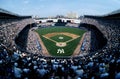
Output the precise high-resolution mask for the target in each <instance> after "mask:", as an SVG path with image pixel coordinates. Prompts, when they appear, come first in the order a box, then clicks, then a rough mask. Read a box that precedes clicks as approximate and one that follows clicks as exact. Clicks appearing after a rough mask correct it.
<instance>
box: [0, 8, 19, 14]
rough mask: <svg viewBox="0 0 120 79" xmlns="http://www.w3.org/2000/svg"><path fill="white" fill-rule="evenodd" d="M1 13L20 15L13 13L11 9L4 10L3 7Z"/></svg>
mask: <svg viewBox="0 0 120 79" xmlns="http://www.w3.org/2000/svg"><path fill="white" fill-rule="evenodd" d="M0 13H5V14H10V15H14V16H19V15H18V14H15V13H12V12H10V11H7V10H4V9H2V8H0Z"/></svg>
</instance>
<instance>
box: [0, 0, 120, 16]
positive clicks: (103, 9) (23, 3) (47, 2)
mask: <svg viewBox="0 0 120 79" xmlns="http://www.w3.org/2000/svg"><path fill="white" fill-rule="evenodd" d="M0 8H2V9H5V10H8V11H11V12H13V13H16V14H19V15H37V16H40V17H48V16H56V15H66V14H67V13H70V12H74V13H77V14H78V15H79V16H81V15H103V14H107V13H110V12H112V11H115V10H118V9H120V0H0Z"/></svg>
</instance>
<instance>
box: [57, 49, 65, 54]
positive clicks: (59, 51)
mask: <svg viewBox="0 0 120 79" xmlns="http://www.w3.org/2000/svg"><path fill="white" fill-rule="evenodd" d="M57 53H60V54H61V53H65V52H64V49H58V50H57Z"/></svg>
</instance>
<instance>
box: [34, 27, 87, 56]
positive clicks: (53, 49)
mask: <svg viewBox="0 0 120 79" xmlns="http://www.w3.org/2000/svg"><path fill="white" fill-rule="evenodd" d="M36 32H37V33H38V34H39V35H40V37H41V39H42V41H43V43H44V45H45V47H46V48H47V50H48V52H49V53H50V54H51V55H52V56H71V55H72V54H73V52H74V50H75V49H76V47H77V45H78V44H79V41H80V40H81V38H82V36H83V34H84V33H85V32H86V31H84V30H81V29H79V28H72V27H62V26H59V27H58V26H57V27H47V28H40V29H37V30H36ZM54 32H68V33H72V34H76V35H79V36H80V37H79V38H77V39H75V40H73V41H70V42H68V43H67V46H65V47H57V46H56V43H55V42H53V41H50V40H48V39H46V38H44V37H43V36H42V35H45V34H48V33H54ZM64 38H65V36H64ZM56 40H57V39H56ZM58 49H64V52H65V53H61V54H58V53H57V51H58Z"/></svg>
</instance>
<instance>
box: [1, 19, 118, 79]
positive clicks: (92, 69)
mask: <svg viewBox="0 0 120 79" xmlns="http://www.w3.org/2000/svg"><path fill="white" fill-rule="evenodd" d="M85 20H86V21H85V22H86V23H87V22H90V23H93V24H95V26H96V27H98V29H100V30H101V29H102V30H101V32H102V33H104V35H105V36H106V38H107V39H108V43H107V45H106V46H105V47H104V48H103V49H101V50H99V51H95V52H94V53H93V54H92V53H91V52H90V54H88V55H86V56H82V57H77V58H68V59H67V58H64V59H62V58H55V57H54V58H53V57H43V56H42V57H41V56H39V55H36V54H28V53H26V52H22V51H20V50H17V48H16V47H15V46H14V43H13V42H14V38H15V36H16V35H17V34H18V33H19V32H20V31H21V30H22V29H23V28H24V26H26V24H27V23H28V22H30V20H22V21H19V20H18V21H17V20H16V21H11V20H10V22H4V21H1V22H2V23H0V24H1V25H0V79H120V45H119V44H120V41H119V40H120V38H119V37H120V33H119V28H120V27H119V25H120V24H119V22H120V21H119V20H117V21H108V20H106V21H102V20H93V19H91V20H89V19H88V20H87V19H85ZM91 21H92V22H91ZM112 22H113V23H112ZM30 36H33V35H32V33H31V34H30ZM28 38H29V39H30V40H32V38H30V37H28ZM33 41H36V40H33ZM12 44H13V45H12ZM30 49H31V48H30Z"/></svg>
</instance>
